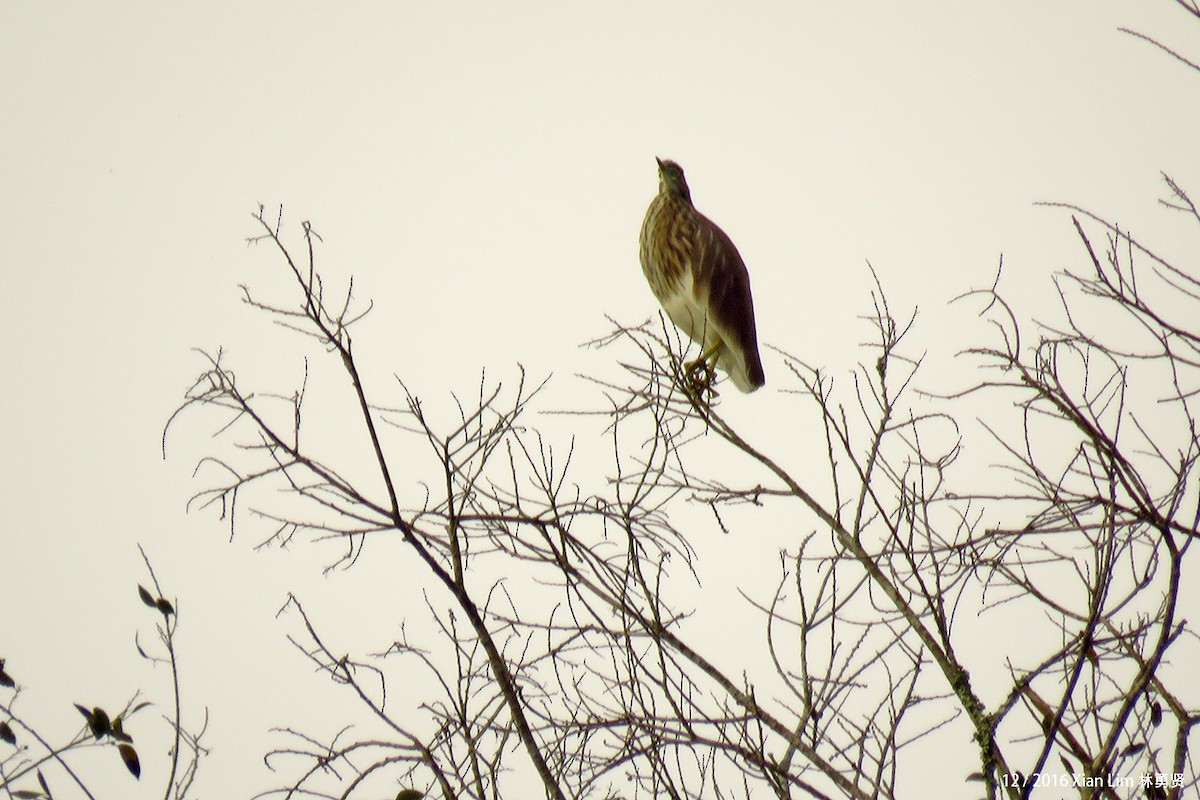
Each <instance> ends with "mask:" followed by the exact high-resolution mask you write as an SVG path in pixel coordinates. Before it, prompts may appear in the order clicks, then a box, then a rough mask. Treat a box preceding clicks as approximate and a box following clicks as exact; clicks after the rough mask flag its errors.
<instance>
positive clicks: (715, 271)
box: [640, 159, 766, 392]
mask: <svg viewBox="0 0 1200 800" xmlns="http://www.w3.org/2000/svg"><path fill="white" fill-rule="evenodd" d="M655 160H656V161H658V195H657V196H656V197H655V198H654V199H653V200H652V201H650V208H648V209H647V210H646V220H645V222H643V223H642V236H641V248H640V250H641V259H642V272H644V273H645V274H646V280H647V281H649V282H650V288H651V290H653V291H654V296H655V297H657V298H658V302H659V303H661V304H662V307H663V309H664V310H665V311H666V312H667V316H669V317H670V318H671V321H672V322H674V323H675V324H676V325H678V326H679V327H680V328H682V329H683V330H684V332H685V333H687V335H688V336H690V337H691V338H692V341H694V342H696V344H698V345H699V346H700V357H699V358H698V359H696V361H694V362H692V363H691V364H689V365H688V374H689V376H690V377H692V378H693V379H695V375H696V371H697V370H699V369H703V370H705V371H706V372H707V373H708V379H709V380H711V377H712V375H711V370H712V367H713V363H714V360H715V365H716V366H718V367H720V368H721V369H722V370H723V371H724V372H725V373H726V374H727V375H729V377H730V379H731V380H732V381H733V385H734V386H736V387H737V388H739V389H741V390H742V391H743V392H753V391H754V390H755V389H757V388H758V387H760V386H762V385H763V383H765V382H766V378H765V377H764V376H763V368H762V361H761V360H760V359H759V357H758V334H757V333H756V332H755V329H754V301H753V299H751V297H750V274H749V273H748V272H746V264H745V263H744V262H743V261H742V256H741V255H740V254H739V253H738V250H737V248H736V247H734V244H733V241H732V240H731V239H730V238H729V237H728V236H727V235H726V234H725V231H723V230H721V229H720V228H718V227H717V224H716V223H715V222H713V221H712V220H710V219H709V218H708V217H706V216H704V215H703V214H701V213H700V212H699V211H697V210H696V207H695V206H693V205H692V194H691V192H690V191H688V185H687V180H685V179H684V177H683V168H682V167H680V166H679V165H678V164H676V163H675V162H674V161H664V160H662V159H655ZM705 385H707V380H706V381H705Z"/></svg>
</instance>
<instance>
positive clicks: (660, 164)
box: [654, 156, 663, 169]
mask: <svg viewBox="0 0 1200 800" xmlns="http://www.w3.org/2000/svg"><path fill="white" fill-rule="evenodd" d="M654 160H655V161H656V162H658V168H659V169H662V167H663V160H662V159H661V158H659V157H658V156H655V157H654Z"/></svg>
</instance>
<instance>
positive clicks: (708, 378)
mask: <svg viewBox="0 0 1200 800" xmlns="http://www.w3.org/2000/svg"><path fill="white" fill-rule="evenodd" d="M683 376H684V382H685V385H686V386H687V388H688V390H689V391H690V392H691V393H692V394H693V395H695V396H696V397H698V398H700V399H704V398H705V395H707V396H708V397H709V398H713V397H716V396H717V394H718V392H717V390H716V388H714V386H713V384H714V383H715V382H716V380H717V371H716V369H714V368H713V365H712V364H710V363H709V362H708V359H705V358H698V359H696V360H695V361H689V362H687V363H686V364H684V365H683Z"/></svg>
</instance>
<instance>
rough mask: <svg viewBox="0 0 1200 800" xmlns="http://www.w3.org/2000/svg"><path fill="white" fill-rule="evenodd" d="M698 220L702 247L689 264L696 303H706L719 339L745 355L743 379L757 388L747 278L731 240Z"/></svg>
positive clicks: (712, 224)
mask: <svg viewBox="0 0 1200 800" xmlns="http://www.w3.org/2000/svg"><path fill="white" fill-rule="evenodd" d="M700 217H701V225H700V231H699V234H700V236H699V239H700V245H701V246H700V247H698V248H697V252H696V253H695V254H694V256H693V259H694V260H693V262H692V270H693V280H694V281H695V287H696V293H697V296H698V299H701V300H702V301H707V305H708V313H709V318H710V320H711V321H712V322H713V323H714V324H715V325H716V327H717V329H718V331H719V333H720V334H721V338H722V339H725V340H727V341H728V340H731V341H732V342H733V343H735V344H736V345H737V346H738V348H739V349H740V350H741V351H742V352H743V353H744V354H745V365H744V369H745V378H746V379H747V382H748V383H749V384H750V385H751V386H753V387H755V388H757V387H758V386H761V385H762V383H763V370H762V362H761V360H760V359H759V355H758V332H757V330H756V328H755V325H754V300H753V298H752V297H751V295H750V274H749V273H748V272H747V271H746V264H745V262H743V261H742V256H741V254H740V253H739V252H738V249H737V247H736V246H735V245H734V244H733V240H732V239H730V238H729V237H728V236H727V235H726V234H725V231H723V230H721V228H720V227H719V226H718V225H717V224H716V223H715V222H713V221H712V220H710V219H708V218H707V217H705V216H703V215H700Z"/></svg>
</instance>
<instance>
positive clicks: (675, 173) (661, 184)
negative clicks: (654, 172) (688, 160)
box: [654, 158, 692, 203]
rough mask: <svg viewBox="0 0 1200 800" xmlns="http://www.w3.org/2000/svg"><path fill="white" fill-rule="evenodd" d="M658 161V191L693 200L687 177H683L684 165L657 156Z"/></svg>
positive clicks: (689, 200)
mask: <svg viewBox="0 0 1200 800" xmlns="http://www.w3.org/2000/svg"><path fill="white" fill-rule="evenodd" d="M654 160H655V161H657V162H658V191H659V192H667V193H669V194H673V195H675V196H676V197H682V198H683V199H684V200H687V201H688V202H689V203H690V202H692V193H691V191H689V190H688V185H687V179H686V178H684V177H683V167H681V166H679V165H678V164H676V163H675V162H674V161H671V160H669V159H668V160H663V159H661V158H655V159H654Z"/></svg>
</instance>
